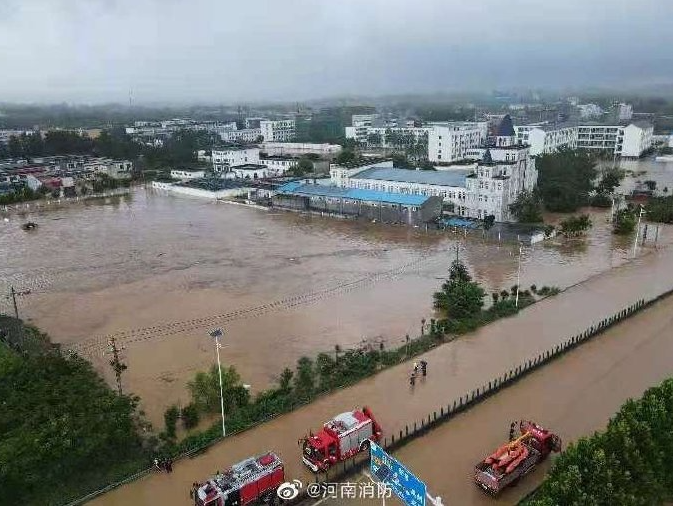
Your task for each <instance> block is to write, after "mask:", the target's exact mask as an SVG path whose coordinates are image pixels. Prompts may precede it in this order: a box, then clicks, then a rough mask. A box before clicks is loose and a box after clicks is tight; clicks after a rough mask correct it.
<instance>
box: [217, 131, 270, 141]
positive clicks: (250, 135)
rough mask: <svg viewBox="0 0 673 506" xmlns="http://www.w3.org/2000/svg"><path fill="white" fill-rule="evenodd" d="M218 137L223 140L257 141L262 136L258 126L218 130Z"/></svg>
mask: <svg viewBox="0 0 673 506" xmlns="http://www.w3.org/2000/svg"><path fill="white" fill-rule="evenodd" d="M219 135H220V139H222V140H223V141H224V142H245V143H253V142H257V141H258V140H259V139H260V138H261V137H262V130H261V129H259V128H244V129H243V130H228V131H224V132H220V134H219Z"/></svg>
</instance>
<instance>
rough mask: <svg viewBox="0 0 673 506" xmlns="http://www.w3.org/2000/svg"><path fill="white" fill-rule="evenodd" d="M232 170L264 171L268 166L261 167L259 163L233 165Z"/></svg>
mask: <svg viewBox="0 0 673 506" xmlns="http://www.w3.org/2000/svg"><path fill="white" fill-rule="evenodd" d="M230 169H231V170H263V169H266V165H261V164H259V163H244V164H242V165H232V166H231V167H230Z"/></svg>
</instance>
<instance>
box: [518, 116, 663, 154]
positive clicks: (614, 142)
mask: <svg viewBox="0 0 673 506" xmlns="http://www.w3.org/2000/svg"><path fill="white" fill-rule="evenodd" d="M514 128H515V131H516V138H517V141H518V142H520V143H522V144H528V145H529V146H530V154H531V155H532V156H537V155H541V154H545V153H552V152H554V151H557V150H558V149H560V148H564V147H565V148H569V149H576V148H578V149H594V150H603V151H608V152H611V153H614V154H615V155H616V156H622V157H625V158H637V157H639V156H641V155H642V154H643V153H644V152H645V151H646V150H647V149H649V148H650V147H651V146H652V134H653V130H654V129H653V126H652V125H651V124H649V123H647V122H632V123H630V124H628V125H626V126H624V125H604V124H599V123H595V124H591V123H586V124H583V125H567V124H533V125H520V126H516V127H514Z"/></svg>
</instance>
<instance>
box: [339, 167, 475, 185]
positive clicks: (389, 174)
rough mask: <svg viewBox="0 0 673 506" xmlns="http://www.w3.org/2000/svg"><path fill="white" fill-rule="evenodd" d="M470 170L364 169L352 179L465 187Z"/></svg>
mask: <svg viewBox="0 0 673 506" xmlns="http://www.w3.org/2000/svg"><path fill="white" fill-rule="evenodd" d="M471 172H472V169H451V170H441V171H433V170H407V169H390V168H377V167H374V168H372V169H365V170H363V171H362V172H358V173H357V174H353V176H351V178H352V179H375V180H378V181H397V182H401V183H421V184H431V185H437V186H465V178H466V177H467V175H468V174H470V173H471Z"/></svg>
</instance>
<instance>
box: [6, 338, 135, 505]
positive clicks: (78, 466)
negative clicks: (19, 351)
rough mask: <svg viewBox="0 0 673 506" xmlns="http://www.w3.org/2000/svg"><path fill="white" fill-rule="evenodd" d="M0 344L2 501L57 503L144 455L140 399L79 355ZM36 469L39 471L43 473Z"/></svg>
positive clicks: (14, 502) (10, 502)
mask: <svg viewBox="0 0 673 506" xmlns="http://www.w3.org/2000/svg"><path fill="white" fill-rule="evenodd" d="M5 350H6V348H4V347H3V345H2V344H0V399H1V401H0V402H1V404H2V409H0V504H57V503H62V502H63V500H64V499H66V498H67V497H70V496H71V495H72V494H73V491H79V492H80V495H82V493H83V491H82V484H83V483H84V484H88V483H91V480H92V479H93V477H94V475H96V476H100V475H101V474H105V473H106V472H110V471H111V470H112V469H114V468H115V466H120V465H122V464H124V463H126V462H128V461H129V460H131V459H134V458H139V457H140V456H141V455H143V451H142V448H141V441H140V438H139V437H138V433H137V415H136V412H135V410H136V406H137V402H138V399H137V398H134V397H128V396H123V395H122V396H119V395H117V394H116V393H115V392H113V391H112V390H111V389H110V388H109V387H108V386H107V385H106V384H105V382H104V381H103V379H102V378H101V377H100V376H98V375H97V374H96V373H95V372H94V370H93V368H92V367H91V365H90V364H89V363H88V362H86V361H85V360H83V359H81V358H79V357H77V356H72V357H68V358H65V357H61V356H59V355H40V356H28V355H10V356H7V357H5V358H4V359H3V358H2V355H3V354H4V353H6V352H5ZM38 471H39V472H38Z"/></svg>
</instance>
